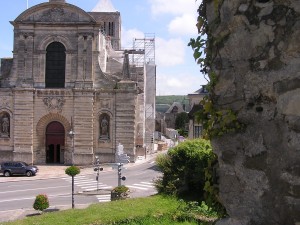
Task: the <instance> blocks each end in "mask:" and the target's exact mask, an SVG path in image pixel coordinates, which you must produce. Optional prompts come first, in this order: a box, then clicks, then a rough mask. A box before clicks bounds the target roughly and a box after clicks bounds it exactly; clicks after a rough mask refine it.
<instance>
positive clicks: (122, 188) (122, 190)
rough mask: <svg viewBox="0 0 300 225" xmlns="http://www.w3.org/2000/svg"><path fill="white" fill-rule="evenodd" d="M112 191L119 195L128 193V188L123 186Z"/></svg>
mask: <svg viewBox="0 0 300 225" xmlns="http://www.w3.org/2000/svg"><path fill="white" fill-rule="evenodd" d="M112 191H113V192H116V193H119V194H121V193H125V192H127V191H129V188H128V187H126V186H125V185H121V186H118V187H115V188H114V189H113V190H112Z"/></svg>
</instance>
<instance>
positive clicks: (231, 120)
mask: <svg viewBox="0 0 300 225" xmlns="http://www.w3.org/2000/svg"><path fill="white" fill-rule="evenodd" d="M222 3H223V0H214V1H213V4H214V9H215V15H216V16H215V20H214V21H210V23H208V20H207V15H206V5H207V4H208V0H203V1H202V2H201V4H200V6H199V8H198V13H199V16H198V19H197V21H198V22H197V28H198V33H199V36H198V37H197V38H196V39H194V38H191V39H190V42H189V43H188V46H191V47H192V49H193V51H194V58H195V61H196V62H197V63H198V64H199V65H200V68H201V70H200V71H201V72H202V73H203V74H204V76H206V75H208V79H207V81H208V85H207V89H208V91H209V96H207V97H205V98H204V99H203V100H202V101H201V104H202V105H203V108H204V109H203V110H201V111H199V112H198V113H197V114H196V119H197V120H198V122H200V123H202V124H203V129H204V138H206V139H211V138H213V137H217V136H222V135H224V134H226V133H229V132H236V131H238V130H240V129H241V128H243V126H244V125H243V124H241V123H240V122H239V121H238V120H237V112H234V111H232V110H231V109H226V108H225V109H218V108H217V107H216V104H215V102H216V98H217V97H216V96H215V93H214V87H215V86H216V84H217V82H218V76H220V75H221V74H218V76H217V74H216V73H215V71H214V67H213V64H214V60H215V58H216V56H217V55H218V51H219V48H220V47H222V46H223V45H224V42H225V40H226V39H227V38H228V36H229V35H230V33H229V32H222V34H221V35H220V36H217V37H215V36H213V35H212V32H211V30H213V29H214V27H215V26H216V24H218V23H219V16H220V13H219V8H220V6H221V5H222Z"/></svg>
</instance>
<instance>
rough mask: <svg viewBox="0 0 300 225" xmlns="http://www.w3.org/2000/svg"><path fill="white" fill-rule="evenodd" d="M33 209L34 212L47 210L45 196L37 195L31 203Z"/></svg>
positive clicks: (47, 202) (47, 205) (46, 198)
mask: <svg viewBox="0 0 300 225" xmlns="http://www.w3.org/2000/svg"><path fill="white" fill-rule="evenodd" d="M33 208H34V209H35V210H39V211H43V210H45V209H47V208H49V200H48V197H47V195H45V194H39V195H37V196H36V197H35V201H34V203H33Z"/></svg>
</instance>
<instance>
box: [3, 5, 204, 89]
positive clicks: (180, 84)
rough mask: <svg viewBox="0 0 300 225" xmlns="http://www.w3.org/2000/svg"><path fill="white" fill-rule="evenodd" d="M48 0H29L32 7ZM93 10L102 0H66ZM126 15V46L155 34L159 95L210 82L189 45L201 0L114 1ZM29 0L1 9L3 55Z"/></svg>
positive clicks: (118, 8)
mask: <svg viewBox="0 0 300 225" xmlns="http://www.w3.org/2000/svg"><path fill="white" fill-rule="evenodd" d="M47 1H48V0H28V5H29V7H32V6H34V5H36V4H39V3H43V2H47ZM66 1H67V3H70V4H73V5H76V6H78V7H80V8H82V9H83V10H85V11H88V12H89V11H92V9H94V7H95V6H96V5H97V3H98V2H99V1H101V0H66ZM110 1H111V3H112V5H113V6H114V8H115V9H116V10H117V11H119V12H120V13H121V18H122V48H130V47H132V43H133V38H143V37H144V33H153V34H155V59H156V65H157V78H156V79H157V87H156V90H157V91H156V93H157V95H186V94H189V93H193V92H194V91H196V90H197V89H199V88H200V86H201V85H202V84H206V80H205V79H204V77H203V75H202V74H201V73H200V72H199V70H200V68H199V66H198V65H196V63H195V61H194V59H193V56H192V55H193V52H192V49H191V48H190V47H188V46H187V44H188V42H189V40H190V38H191V37H197V30H196V27H195V24H196V18H197V11H196V10H197V6H198V5H199V4H200V0H198V1H195V0H110ZM26 7H27V1H26V0H9V1H5V2H3V3H2V7H1V8H0V30H1V36H0V58H3V57H11V56H12V53H11V52H12V49H13V27H12V25H11V24H10V23H9V21H12V20H14V19H15V18H16V17H17V16H18V15H19V14H20V13H22V12H23V11H24V10H26Z"/></svg>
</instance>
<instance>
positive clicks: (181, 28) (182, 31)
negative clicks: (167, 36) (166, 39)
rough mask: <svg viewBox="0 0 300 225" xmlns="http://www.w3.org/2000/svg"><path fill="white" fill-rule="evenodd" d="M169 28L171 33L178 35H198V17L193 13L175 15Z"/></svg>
mask: <svg viewBox="0 0 300 225" xmlns="http://www.w3.org/2000/svg"><path fill="white" fill-rule="evenodd" d="M168 30H169V32H170V33H171V34H177V35H188V36H192V35H197V28H196V17H195V16H193V15H191V14H183V15H182V16H178V17H175V19H173V20H172V21H171V22H170V23H169V25H168Z"/></svg>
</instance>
